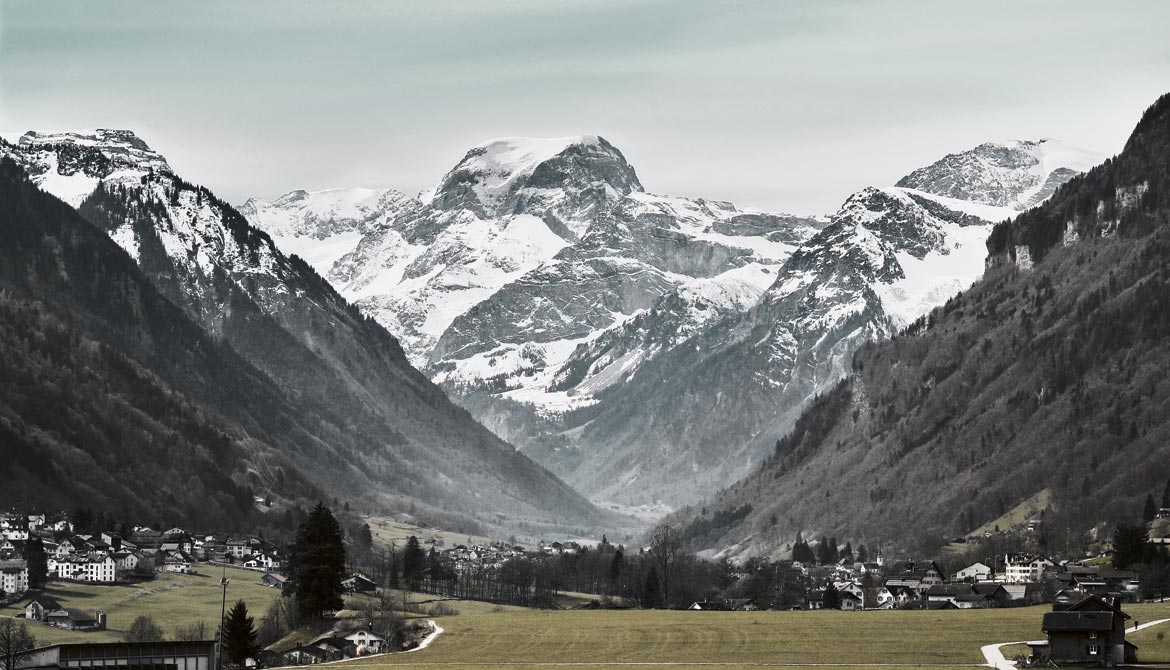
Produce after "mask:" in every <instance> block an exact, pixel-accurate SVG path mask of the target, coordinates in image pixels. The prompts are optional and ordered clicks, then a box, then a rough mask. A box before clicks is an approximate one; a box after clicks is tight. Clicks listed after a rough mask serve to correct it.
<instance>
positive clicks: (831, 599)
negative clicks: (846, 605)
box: [821, 582, 841, 610]
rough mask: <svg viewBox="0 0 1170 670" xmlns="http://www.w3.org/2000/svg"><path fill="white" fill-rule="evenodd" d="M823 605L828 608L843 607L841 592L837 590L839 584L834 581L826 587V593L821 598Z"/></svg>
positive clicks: (836, 608) (837, 608)
mask: <svg viewBox="0 0 1170 670" xmlns="http://www.w3.org/2000/svg"><path fill="white" fill-rule="evenodd" d="M821 607H824V608H825V609H827V610H839V609H841V592H840V591H838V590H837V586H836V585H835V584H833V582H829V585H828V586H826V587H825V595H824V596H822V598H821Z"/></svg>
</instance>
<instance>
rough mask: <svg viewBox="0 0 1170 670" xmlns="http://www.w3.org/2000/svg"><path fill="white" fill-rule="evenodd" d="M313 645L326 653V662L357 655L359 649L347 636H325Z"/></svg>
mask: <svg viewBox="0 0 1170 670" xmlns="http://www.w3.org/2000/svg"><path fill="white" fill-rule="evenodd" d="M312 646H313V647H315V648H317V649H320V650H321V652H322V653H324V655H325V656H324V660H325V662H327V663H328V662H331V661H340V660H342V659H345V658H352V657H353V656H356V655H357V649H356V648H355V647H354V646H353V645H352V644H351V643H350V642H349V640H346V639H345V638H341V637H333V636H329V637H323V638H321V639H319V640H317V641H316V642H314V643H313V645H312Z"/></svg>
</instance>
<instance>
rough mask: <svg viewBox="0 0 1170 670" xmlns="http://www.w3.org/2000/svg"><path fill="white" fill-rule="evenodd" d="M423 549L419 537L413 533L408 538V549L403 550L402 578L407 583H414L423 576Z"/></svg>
mask: <svg viewBox="0 0 1170 670" xmlns="http://www.w3.org/2000/svg"><path fill="white" fill-rule="evenodd" d="M423 558H424V554H423V550H422V546H421V545H420V544H419V543H418V538H417V537H415V536H414V535H411V536H410V538H408V539H407V540H406V549H405V550H403V552H402V578H403V579H405V580H406V583H407V584H414V583H416V582H417V580H418V579H419V578H420V577H422V571H423Z"/></svg>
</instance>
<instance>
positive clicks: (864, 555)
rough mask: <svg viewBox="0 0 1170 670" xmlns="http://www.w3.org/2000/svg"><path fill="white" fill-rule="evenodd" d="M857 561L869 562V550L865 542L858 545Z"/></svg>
mask: <svg viewBox="0 0 1170 670" xmlns="http://www.w3.org/2000/svg"><path fill="white" fill-rule="evenodd" d="M857 562H858V563H869V551H868V550H867V549H866V548H865V545H864V544H859V545H857Z"/></svg>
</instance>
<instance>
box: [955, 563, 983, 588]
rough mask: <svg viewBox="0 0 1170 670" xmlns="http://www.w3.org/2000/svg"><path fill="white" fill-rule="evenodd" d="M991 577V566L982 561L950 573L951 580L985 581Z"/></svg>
mask: <svg viewBox="0 0 1170 670" xmlns="http://www.w3.org/2000/svg"><path fill="white" fill-rule="evenodd" d="M991 577H992V574H991V568H989V567H987V566H986V565H984V564H982V563H975V564H973V565H968V566H967V567H965V568H963V569H962V570H959V571H958V572H956V573H955V574H953V575H951V581H952V582H968V583H974V582H986V581H990V580H991Z"/></svg>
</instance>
